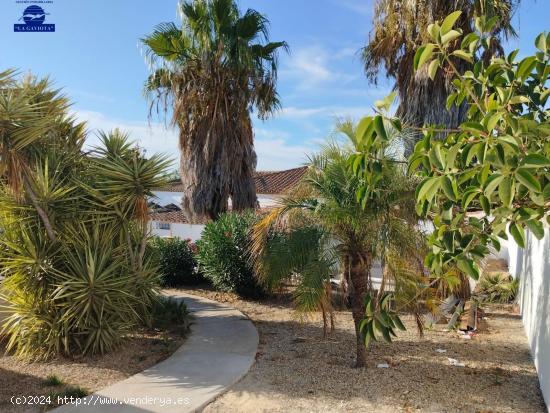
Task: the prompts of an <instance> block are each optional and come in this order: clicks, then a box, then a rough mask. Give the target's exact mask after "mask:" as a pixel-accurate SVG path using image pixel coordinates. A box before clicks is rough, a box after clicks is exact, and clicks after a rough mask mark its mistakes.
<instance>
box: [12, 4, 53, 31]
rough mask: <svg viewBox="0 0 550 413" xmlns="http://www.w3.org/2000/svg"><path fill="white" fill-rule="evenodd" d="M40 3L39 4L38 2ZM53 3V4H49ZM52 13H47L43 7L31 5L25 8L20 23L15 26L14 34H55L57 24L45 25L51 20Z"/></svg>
mask: <svg viewBox="0 0 550 413" xmlns="http://www.w3.org/2000/svg"><path fill="white" fill-rule="evenodd" d="M37 3H38V2H37ZM48 3H51V2H48ZM24 6H25V5H24ZM49 15H50V13H48V12H46V10H45V9H44V7H43V5H42V4H41V3H40V5H38V4H31V5H30V6H25V8H24V9H23V11H22V15H21V17H20V18H19V21H20V22H22V23H16V24H14V25H13V31H14V32H39V33H40V32H55V24H52V23H45V22H46V19H48V20H49V17H47V16H49Z"/></svg>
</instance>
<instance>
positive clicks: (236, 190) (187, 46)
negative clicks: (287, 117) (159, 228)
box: [142, 0, 287, 221]
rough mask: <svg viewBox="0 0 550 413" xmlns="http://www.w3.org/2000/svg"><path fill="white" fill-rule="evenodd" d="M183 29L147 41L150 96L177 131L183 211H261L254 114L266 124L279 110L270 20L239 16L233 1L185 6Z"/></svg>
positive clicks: (171, 27) (205, 0)
mask: <svg viewBox="0 0 550 413" xmlns="http://www.w3.org/2000/svg"><path fill="white" fill-rule="evenodd" d="M179 7H180V12H181V16H182V24H181V26H177V25H175V24H173V23H162V24H160V25H158V26H157V27H156V28H155V30H154V31H153V33H152V34H150V35H149V36H147V37H145V38H144V39H142V42H143V44H144V45H145V47H146V51H147V56H148V58H149V60H150V63H151V65H152V67H153V73H152V74H151V75H150V76H149V78H148V79H147V82H146V84H145V92H146V94H147V95H148V96H149V97H150V98H151V100H152V104H151V108H153V107H154V106H155V104H156V108H157V111H158V110H159V108H161V109H162V110H164V111H165V112H166V111H168V110H171V111H172V122H173V123H174V124H175V125H177V126H178V127H179V146H180V151H181V158H180V175H181V180H182V183H183V187H184V195H183V199H182V205H183V210H184V211H185V212H186V214H187V215H188V218H189V219H190V220H192V221H193V220H196V219H198V218H200V217H203V216H207V217H210V218H216V217H217V216H218V215H219V214H220V213H222V212H224V211H226V210H227V208H228V200H229V198H231V202H232V206H233V209H234V210H242V209H247V208H254V207H256V203H257V200H256V190H255V186H254V181H253V173H254V170H255V168H256V153H255V152H254V142H253V131H252V123H251V119H250V113H251V112H252V110H256V111H257V113H258V116H259V117H260V118H265V117H267V116H268V115H270V114H271V113H272V112H273V111H274V110H276V109H277V108H278V107H279V99H278V96H277V92H276V90H275V86H276V80H277V52H278V50H279V49H280V48H283V49H286V48H287V45H286V43H284V42H269V36H268V20H267V19H266V18H265V17H264V16H263V15H261V14H260V13H258V12H257V11H255V10H251V9H248V10H247V11H246V12H245V13H244V14H242V15H241V13H240V11H239V9H238V7H237V4H236V2H235V0H194V1H189V2H183V3H181V4H180V6H179Z"/></svg>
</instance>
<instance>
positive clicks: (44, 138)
mask: <svg viewBox="0 0 550 413" xmlns="http://www.w3.org/2000/svg"><path fill="white" fill-rule="evenodd" d="M68 107H69V104H68V100H67V99H66V98H64V97H63V96H61V95H60V94H59V92H58V91H56V90H52V89H51V88H50V87H49V84H48V82H47V80H36V79H34V78H26V79H24V80H23V81H19V80H17V79H16V78H15V77H14V73H13V72H12V71H7V72H2V73H0V136H1V142H0V227H1V228H2V231H1V232H0V253H1V254H2V268H1V269H0V271H1V274H2V275H3V276H4V277H5V278H6V279H5V280H4V281H3V282H2V284H1V285H0V294H1V295H2V296H3V297H4V298H5V299H6V300H7V302H8V304H9V305H8V312H9V313H10V316H9V317H8V318H7V320H6V322H5V324H4V325H3V326H2V331H3V333H4V334H6V335H7V336H8V345H7V349H8V351H14V352H15V353H16V354H17V355H19V356H22V357H30V358H44V357H49V356H53V355H57V354H64V355H77V354H96V353H104V352H106V351H109V350H111V349H112V348H114V347H115V346H116V345H117V344H118V343H120V341H121V340H122V338H123V335H124V333H126V332H127V331H128V330H130V329H131V328H134V327H135V326H136V325H138V324H142V323H147V324H150V323H151V309H152V307H153V304H154V302H155V300H156V299H157V293H158V270H157V268H156V266H155V265H154V264H153V260H152V259H151V257H150V253H149V251H148V249H147V241H148V239H149V234H148V227H147V221H146V218H147V212H148V211H147V204H146V199H147V196H150V195H151V190H152V188H153V187H156V186H160V185H163V184H164V183H165V178H163V177H164V176H166V168H167V167H168V165H169V162H168V161H167V160H166V159H165V158H163V157H162V156H153V157H150V158H148V159H146V158H145V157H144V156H142V154H141V153H140V151H139V150H138V149H137V148H136V147H134V145H132V144H131V143H130V141H129V138H128V136H127V135H125V134H124V133H122V132H120V131H117V130H115V131H113V132H111V133H101V134H100V137H101V145H100V146H99V147H98V148H94V149H93V150H92V151H91V152H89V153H87V154H85V153H84V152H83V151H82V150H81V148H82V142H83V141H84V138H85V132H84V130H85V129H84V126H83V125H82V124H78V123H76V122H75V121H74V120H73V119H72V118H71V117H70V116H69V115H68V113H67V110H68Z"/></svg>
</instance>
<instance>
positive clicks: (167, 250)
mask: <svg viewBox="0 0 550 413" xmlns="http://www.w3.org/2000/svg"><path fill="white" fill-rule="evenodd" d="M150 246H151V247H152V248H153V251H154V254H155V258H156V259H157V260H158V265H159V268H160V276H161V284H162V285H163V286H164V287H178V286H181V285H197V284H199V283H201V282H203V281H204V277H203V276H202V275H201V273H200V272H199V271H198V264H197V260H196V259H195V253H194V252H193V246H192V245H191V242H190V241H189V240H182V239H179V238H160V237H155V238H153V240H152V241H151V243H150Z"/></svg>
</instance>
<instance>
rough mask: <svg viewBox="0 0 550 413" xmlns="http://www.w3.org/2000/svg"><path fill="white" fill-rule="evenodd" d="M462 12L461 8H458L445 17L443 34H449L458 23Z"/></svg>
mask: <svg viewBox="0 0 550 413" xmlns="http://www.w3.org/2000/svg"><path fill="white" fill-rule="evenodd" d="M461 14H462V12H461V11H460V10H457V11H455V12H453V13H451V14H449V15H448V16H447V17H445V19H444V20H443V22H442V23H441V34H442V35H445V34H447V33H448V32H449V31H450V30H451V29H452V28H453V26H454V24H455V23H456V21H457V20H458V18H459V17H460V15H461Z"/></svg>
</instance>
